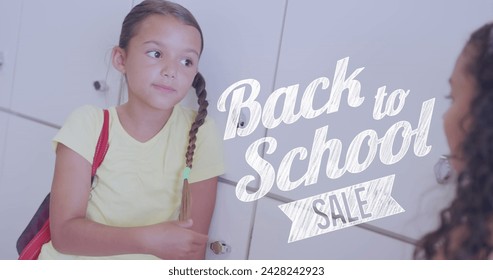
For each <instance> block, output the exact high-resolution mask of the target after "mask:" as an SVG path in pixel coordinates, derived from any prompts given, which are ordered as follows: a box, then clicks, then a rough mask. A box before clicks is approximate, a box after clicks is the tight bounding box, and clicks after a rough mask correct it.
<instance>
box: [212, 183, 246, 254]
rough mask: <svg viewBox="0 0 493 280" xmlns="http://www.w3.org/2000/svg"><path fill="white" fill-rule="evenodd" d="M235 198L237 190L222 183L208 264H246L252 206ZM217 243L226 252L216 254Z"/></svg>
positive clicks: (219, 189) (214, 219) (217, 200)
mask: <svg viewBox="0 0 493 280" xmlns="http://www.w3.org/2000/svg"><path fill="white" fill-rule="evenodd" d="M234 198H235V189H234V187H233V186H231V185H229V184H227V183H223V182H220V183H219V185H218V189H217V198H216V207H215V209H214V215H213V217H212V221H211V227H210V229H209V243H208V244H207V250H206V259H208V260H224V259H227V260H244V259H246V258H247V256H248V251H249V245H250V235H251V231H252V226H251V225H252V218H253V205H251V204H247V203H243V202H241V201H239V200H238V199H234ZM217 242H219V243H220V244H221V246H223V248H221V249H222V250H217V251H213V250H212V249H211V243H217ZM213 246H214V245H213Z"/></svg>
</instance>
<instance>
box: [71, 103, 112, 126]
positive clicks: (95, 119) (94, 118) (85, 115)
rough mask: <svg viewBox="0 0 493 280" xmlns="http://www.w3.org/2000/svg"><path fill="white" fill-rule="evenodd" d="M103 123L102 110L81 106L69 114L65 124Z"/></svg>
mask: <svg viewBox="0 0 493 280" xmlns="http://www.w3.org/2000/svg"><path fill="white" fill-rule="evenodd" d="M102 121H103V109H101V108H98V107H96V106H94V105H83V106H80V107H78V108H76V109H75V110H73V111H72V113H70V115H69V117H68V118H67V120H66V123H67V122H75V123H79V124H82V123H99V122H102Z"/></svg>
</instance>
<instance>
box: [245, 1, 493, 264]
mask: <svg viewBox="0 0 493 280" xmlns="http://www.w3.org/2000/svg"><path fill="white" fill-rule="evenodd" d="M444 7H446V9H444ZM492 8H493V3H492V2H491V1H485V0H476V1H470V2H467V3H465V2H460V1H452V2H451V1H444V0H442V1H433V2H430V1H424V0H420V1H405V0H402V1H394V0H381V1H371V2H365V1H356V0H351V1H322V0H314V1H309V3H307V2H306V1H301V0H292V1H289V3H288V7H287V15H286V21H285V25H284V31H283V39H282V46H281V52H280V54H279V67H278V72H277V78H276V88H281V87H287V86H290V85H296V84H299V90H298V96H297V104H296V106H295V108H296V110H295V112H298V111H299V108H300V106H301V105H300V102H301V97H302V95H303V93H304V91H305V88H306V87H307V86H308V85H309V84H310V83H311V82H312V81H314V80H315V79H317V78H319V77H327V78H328V79H329V80H330V84H329V85H328V87H327V89H323V90H322V89H321V88H320V86H319V87H318V89H317V90H316V92H315V96H314V98H313V104H310V105H311V106H312V108H313V109H319V108H322V107H323V106H324V105H325V104H326V103H327V102H328V100H329V98H330V93H331V89H332V86H333V85H334V76H335V75H334V72H335V69H336V65H337V63H338V61H342V60H343V59H344V58H348V59H349V61H348V66H347V72H346V73H345V75H344V76H343V79H345V80H346V79H348V77H350V75H351V74H352V73H353V72H355V71H356V70H357V69H359V68H363V67H364V69H362V70H361V72H360V73H359V74H357V76H356V77H355V78H354V79H355V80H357V81H359V82H360V85H361V90H360V96H361V97H362V98H364V101H363V102H362V104H360V105H359V106H357V107H351V106H350V105H349V104H348V97H347V96H348V90H347V89H346V90H344V91H343V92H342V94H341V99H340V105H339V108H338V111H335V112H332V113H330V114H327V113H323V114H321V115H320V116H318V117H316V118H313V119H305V118H303V117H301V118H300V119H299V120H298V121H296V122H295V123H293V124H284V123H282V124H281V125H279V126H278V127H276V128H273V129H269V130H268V134H267V135H268V136H269V137H273V138H275V139H276V140H277V148H276V149H275V150H272V151H271V153H270V154H266V155H265V156H264V158H265V159H266V160H267V161H268V162H269V163H270V164H271V165H272V167H273V169H274V170H275V171H276V172H277V174H276V175H278V174H279V172H278V171H279V170H278V169H279V166H280V164H281V162H282V160H283V158H284V157H285V155H287V154H288V152H289V151H291V150H293V149H295V148H299V147H302V148H304V149H306V150H305V152H306V154H305V155H304V156H300V154H297V155H296V156H295V157H294V159H293V164H292V165H291V168H290V170H289V171H288V172H287V174H288V175H289V178H288V180H289V181H290V182H296V181H298V180H300V182H301V183H300V184H298V185H297V184H293V185H292V186H291V187H292V189H288V188H287V187H286V186H287V184H279V181H277V182H276V183H274V186H273V187H272V190H271V193H272V195H274V196H280V197H284V198H286V199H288V200H300V199H304V198H307V197H310V196H315V195H320V194H322V193H326V192H331V191H335V190H339V189H341V188H344V187H348V186H351V185H355V184H359V183H363V182H366V181H370V180H374V179H377V178H380V177H384V176H388V175H392V174H395V182H394V185H393V189H392V197H393V198H394V199H395V200H396V201H397V203H399V204H400V206H402V207H403V208H404V210H405V212H403V213H399V214H396V215H393V216H389V217H385V218H382V219H379V220H375V221H373V222H370V223H369V224H370V225H372V226H377V227H379V228H381V229H384V230H388V231H391V232H393V233H395V234H398V235H402V236H404V238H403V240H404V239H406V238H411V240H413V239H418V238H419V237H421V235H422V234H423V233H424V232H428V231H429V230H431V229H432V228H434V227H435V226H436V223H437V220H438V210H439V209H440V208H441V207H443V205H445V204H446V203H447V201H448V196H447V195H446V194H444V193H443V192H444V191H447V188H446V187H444V186H440V185H438V184H437V183H436V181H435V178H434V174H433V166H434V164H435V163H436V162H437V160H438V158H439V157H440V155H442V154H447V153H448V148H447V144H446V141H445V137H444V135H443V132H442V131H443V130H442V119H441V115H442V114H443V112H444V111H445V109H446V108H447V107H448V105H449V103H448V101H446V100H445V98H444V97H445V96H446V95H447V94H448V92H449V85H448V79H449V77H450V74H451V72H452V69H453V66H454V63H455V60H456V58H457V56H458V54H459V52H460V51H461V49H462V47H463V45H464V43H465V42H466V40H467V38H468V37H469V34H470V33H471V32H472V31H473V30H475V29H476V28H478V27H480V26H481V25H483V24H484V23H486V22H488V21H490V20H491V19H492V18H493V9H492ZM451 30H453V32H451ZM382 86H386V92H387V98H388V96H389V95H390V93H391V92H392V91H394V90H397V89H403V90H409V91H410V92H409V95H408V96H407V98H406V102H405V105H404V107H403V109H402V111H401V112H400V113H399V114H397V115H395V116H386V117H384V118H383V119H381V120H375V119H374V118H373V117H372V116H373V115H372V114H373V109H374V103H375V100H376V99H375V96H376V93H377V89H378V88H380V87H382ZM433 98H435V104H434V110H433V115H432V118H431V127H430V129H429V135H428V138H427V142H426V144H427V145H428V146H430V147H431V150H430V151H429V152H428V153H427V154H425V155H422V156H419V157H418V156H416V155H415V152H414V147H413V145H415V144H414V141H415V140H414V137H413V138H412V139H411V143H410V146H409V149H408V150H407V153H406V154H405V156H404V157H403V158H402V160H400V161H398V162H397V163H395V164H384V163H382V162H381V159H380V158H379V150H377V152H376V156H375V158H374V159H373V161H372V162H371V164H370V165H369V166H368V167H367V168H366V169H365V170H363V171H361V172H353V173H351V172H350V171H345V173H343V174H342V175H341V176H333V177H329V176H328V175H326V168H327V162H328V158H329V154H332V155H334V154H336V152H331V151H329V150H327V151H325V152H324V154H323V156H322V160H321V164H320V170H319V173H317V174H316V176H315V177H316V179H317V180H316V181H312V182H310V184H308V185H307V186H305V181H304V180H303V179H302V178H303V176H304V175H305V173H307V169H308V161H309V159H310V156H311V155H312V153H317V152H318V153H320V150H318V151H315V152H314V151H312V146H313V143H314V137H315V131H317V130H319V129H322V128H324V127H325V128H326V132H325V133H322V134H321V135H323V136H324V137H325V140H324V143H325V142H327V141H329V140H330V139H339V140H340V143H341V144H342V145H341V146H342V149H341V151H340V158H339V162H338V166H337V168H343V167H344V166H345V163H346V160H347V157H346V154H347V152H348V146H349V145H350V143H351V142H352V141H353V139H354V138H355V137H356V136H357V135H358V134H359V133H360V132H363V131H365V130H374V131H375V133H376V134H377V135H378V138H382V137H383V136H384V135H385V134H386V132H387V131H388V130H389V128H390V127H391V126H392V125H394V124H396V123H398V122H399V121H407V122H409V124H410V125H411V127H412V129H416V128H417V126H418V121H419V116H420V112H421V106H422V104H423V103H424V102H425V101H426V100H430V99H433ZM280 100H281V102H279V103H280V104H277V107H276V111H275V112H276V114H275V115H276V117H279V115H280V114H281V112H282V105H283V104H282V101H283V100H282V98H281V99H280ZM394 108H397V103H396V104H394ZM319 131H325V130H319ZM401 133H402V130H399V131H398V133H397V136H396V137H395V139H396V140H395V143H394V145H393V146H392V147H391V146H390V145H387V146H386V147H384V149H386V150H389V149H392V153H393V154H394V155H395V154H397V153H398V152H399V150H400V148H401V146H402V145H403V140H402V136H401ZM367 140H368V139H366V140H365V141H364V142H363V143H362V145H361V147H362V148H361V150H360V151H359V153H358V155H359V157H358V162H359V163H362V162H363V161H365V159H366V158H367V155H368V154H369V146H368V144H367ZM377 148H378V149H382V145H379V147H377ZM298 151H300V150H298ZM331 165H332V167H334V166H335V164H334V163H331ZM331 176H332V175H331ZM281 189H282V190H281ZM448 190H449V191H450V188H449V189H448ZM263 199H264V198H262V199H261V200H263ZM258 207H259V208H258V209H257V212H256V213H257V214H256V220H255V232H254V236H253V238H252V247H251V252H250V256H251V257H252V258H270V257H273V258H276V257H281V256H282V257H283V258H292V259H297V258H311V257H314V258H323V257H324V256H326V257H327V258H338V257H340V258H352V259H360V258H411V255H409V254H407V255H402V254H401V251H400V249H399V248H400V247H402V246H401V245H398V246H395V248H394V247H392V248H393V249H395V250H397V251H395V252H386V248H385V246H387V245H386V242H387V241H383V242H379V241H378V242H370V243H369V244H367V245H365V246H366V247H365V249H364V250H370V249H372V250H376V251H381V254H375V255H372V254H370V253H369V252H362V251H358V250H352V251H350V253H348V252H331V249H330V248H331V245H330V244H333V242H334V241H335V242H343V241H345V242H346V243H348V244H349V243H351V244H352V243H354V242H356V243H355V244H359V243H358V242H359V241H357V240H354V238H352V237H351V234H352V232H358V234H357V235H355V236H357V238H359V239H366V238H368V239H370V238H371V236H373V235H374V233H372V232H370V231H366V230H361V229H354V228H346V229H341V230H338V231H336V232H329V233H326V234H325V236H317V237H310V238H308V239H305V240H301V241H296V242H294V243H290V244H288V243H287V236H288V234H289V230H288V229H289V228H290V226H291V220H290V219H289V218H288V217H287V216H286V215H284V214H283V213H282V212H281V210H280V209H279V208H278V207H277V205H276V203H267V202H263V201H261V202H260V203H259V206H258ZM260 209H261V210H260ZM271 212H272V213H271ZM274 213H275V214H274ZM279 213H280V214H279ZM278 214H279V215H278ZM318 218H319V219H320V217H318ZM257 224H262V225H266V224H268V225H269V229H268V230H267V229H266V230H264V231H262V229H261V228H260V227H258V226H257ZM277 227H282V228H283V229H284V230H283V231H282V235H281V237H280V238H279V239H280V240H281V241H279V240H277V239H276V241H277V242H275V243H274V242H272V238H271V237H269V236H271V235H272V233H271V232H272V230H274V229H275V228H277ZM345 232H346V233H347V234H348V236H347V238H346V239H345V237H344V233H345ZM331 238H334V239H333V240H332V239H331ZM382 238H384V239H385V238H387V237H385V236H383V237H382ZM382 238H378V239H382ZM387 239H388V238H387ZM382 240H383V239H382ZM389 242H390V241H389ZM392 242H394V241H392ZM327 244H328V245H327ZM392 244H395V243H392ZM317 246H323V248H327V250H324V252H325V253H321V254H322V255H320V254H318V253H317V254H315V253H314V252H315V251H317V252H320V251H319V249H317ZM351 246H352V245H351ZM388 246H393V245H391V244H390V243H389V245H388ZM404 247H406V246H404ZM340 249H341V250H342V248H340ZM273 252H275V253H273ZM405 252H409V250H408V249H406V250H405Z"/></svg>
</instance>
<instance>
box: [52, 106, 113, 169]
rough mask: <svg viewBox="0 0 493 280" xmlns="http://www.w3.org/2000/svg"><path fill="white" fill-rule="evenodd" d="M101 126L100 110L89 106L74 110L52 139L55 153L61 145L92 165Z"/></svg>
mask: <svg viewBox="0 0 493 280" xmlns="http://www.w3.org/2000/svg"><path fill="white" fill-rule="evenodd" d="M102 124H103V110H102V109H99V108H97V107H95V106H90V105H86V106H83V107H80V108H78V109H76V110H75V111H73V112H72V113H71V114H70V116H69V117H68V118H67V119H66V121H65V123H64V125H63V126H62V128H61V129H60V130H59V131H58V133H57V134H56V135H55V137H54V138H53V147H54V149H55V151H56V147H57V145H58V143H62V144H63V145H65V146H67V147H68V148H70V149H71V150H73V151H75V152H76V153H78V154H79V155H81V156H82V157H83V158H85V159H86V160H87V161H88V162H89V163H91V164H92V160H93V157H94V150H95V147H96V144H97V141H98V136H99V133H100V131H101V126H102Z"/></svg>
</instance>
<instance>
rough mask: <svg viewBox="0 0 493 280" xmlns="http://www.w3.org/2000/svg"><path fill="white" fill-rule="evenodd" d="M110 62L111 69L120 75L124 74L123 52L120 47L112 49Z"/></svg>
mask: <svg viewBox="0 0 493 280" xmlns="http://www.w3.org/2000/svg"><path fill="white" fill-rule="evenodd" d="M111 62H112V64H113V67H115V69H116V70H118V71H119V72H120V73H122V74H125V73H126V71H125V50H124V49H122V48H120V47H118V46H117V47H114V48H113V52H112V54H111Z"/></svg>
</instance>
